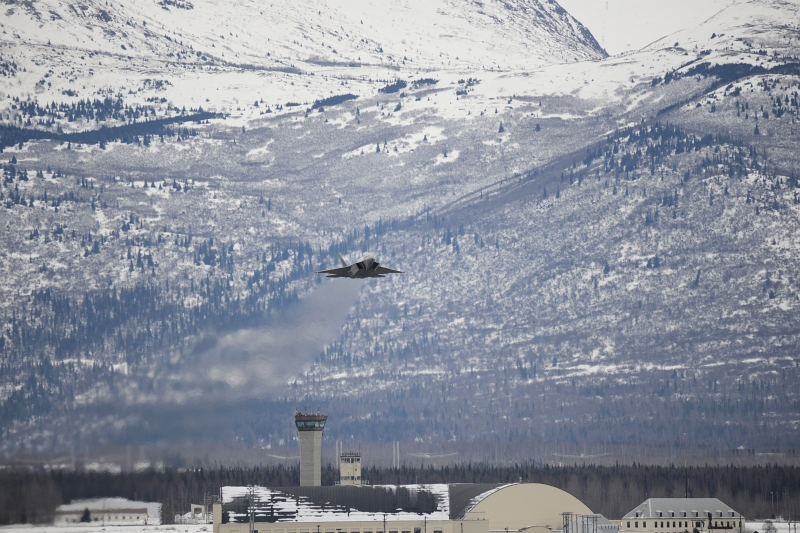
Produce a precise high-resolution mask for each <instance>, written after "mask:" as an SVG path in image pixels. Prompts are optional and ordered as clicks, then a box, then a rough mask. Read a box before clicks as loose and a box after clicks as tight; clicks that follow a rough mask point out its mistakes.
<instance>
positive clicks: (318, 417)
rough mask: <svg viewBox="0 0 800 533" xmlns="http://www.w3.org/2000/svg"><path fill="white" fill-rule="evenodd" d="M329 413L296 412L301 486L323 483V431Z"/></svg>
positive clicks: (314, 485)
mask: <svg viewBox="0 0 800 533" xmlns="http://www.w3.org/2000/svg"><path fill="white" fill-rule="evenodd" d="M326 420H328V417H327V415H322V414H319V413H316V414H305V415H304V414H303V413H301V412H300V411H298V412H296V413H295V414H294V425H295V426H297V433H298V438H299V439H300V486H301V487H319V486H320V485H322V432H323V431H325V421H326Z"/></svg>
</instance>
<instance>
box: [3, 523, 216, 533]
mask: <svg viewBox="0 0 800 533" xmlns="http://www.w3.org/2000/svg"><path fill="white" fill-rule="evenodd" d="M211 530H212V525H211V524H180V525H171V526H166V525H164V526H155V525H145V526H143V525H124V526H117V525H114V526H108V525H107V526H105V527H104V526H95V525H87V524H74V525H61V526H54V525H32V524H16V525H12V526H2V527H0V531H3V532H6V533H16V532H19V533H97V532H98V531H109V532H113V533H134V532H136V533H139V532H141V531H145V532H147V533H159V532H168V531H172V532H175V533H204V532H206V531H211Z"/></svg>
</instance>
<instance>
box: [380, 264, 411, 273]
mask: <svg viewBox="0 0 800 533" xmlns="http://www.w3.org/2000/svg"><path fill="white" fill-rule="evenodd" d="M375 273H376V274H405V272H401V271H400V270H392V269H391V268H386V267H385V266H380V265H378V268H376V269H375Z"/></svg>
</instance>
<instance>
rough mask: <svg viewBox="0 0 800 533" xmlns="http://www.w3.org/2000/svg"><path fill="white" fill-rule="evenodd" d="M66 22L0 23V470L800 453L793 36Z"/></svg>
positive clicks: (55, 14) (744, 11) (745, 23)
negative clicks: (23, 457)
mask: <svg viewBox="0 0 800 533" xmlns="http://www.w3.org/2000/svg"><path fill="white" fill-rule="evenodd" d="M82 5H83V6H84V8H79V7H78V6H77V5H75V6H71V5H66V4H58V3H56V2H52V3H47V2H33V3H19V4H17V3H15V4H9V5H8V9H7V16H6V17H5V18H4V19H3V21H2V22H0V24H2V27H0V30H2V31H4V32H6V33H3V34H2V35H3V39H4V40H3V42H2V48H0V56H2V57H0V68H2V74H3V76H2V77H0V86H1V87H2V89H0V91H2V92H3V94H2V96H3V98H2V104H0V106H2V109H0V115H2V118H3V124H2V126H0V128H2V129H0V146H2V147H3V152H2V154H0V161H2V163H3V181H2V188H0V193H1V194H0V201H1V202H2V203H3V205H4V206H5V207H4V209H0V225H2V227H3V228H5V232H4V233H3V235H2V239H3V240H2V243H3V244H2V246H1V247H0V274H2V275H3V276H4V278H5V279H7V280H10V281H9V282H8V283H6V284H5V285H4V287H3V288H2V289H0V290H2V293H3V294H4V296H5V298H4V299H3V300H2V303H0V310H2V314H3V320H4V326H3V329H2V336H1V337H0V351H2V353H3V361H4V363H3V365H2V367H1V368H2V374H0V375H1V376H2V380H3V382H2V389H0V412H1V413H2V414H1V415H0V420H2V425H0V427H2V431H3V435H4V437H5V438H4V439H3V441H2V444H0V447H2V449H3V451H4V452H5V453H6V454H8V455H9V456H13V455H16V454H19V453H22V451H23V450H30V451H34V452H36V453H49V452H54V453H59V452H64V451H66V450H69V449H74V448H77V449H86V448H89V449H91V450H95V451H96V453H102V452H103V450H109V449H113V448H114V447H115V446H118V445H120V443H125V444H142V445H146V444H149V443H153V442H171V443H174V447H175V448H176V449H180V450H181V452H182V453H192V454H195V456H196V457H201V455H202V453H203V452H202V451H197V450H200V449H201V448H200V447H197V449H194V450H193V451H189V452H187V449H186V448H185V447H184V443H185V442H186V440H187V439H192V440H193V442H205V443H208V442H216V443H231V442H236V443H239V445H243V446H248V447H251V448H254V449H256V448H258V449H260V448H261V447H267V446H270V447H276V448H279V447H281V446H288V445H289V444H290V443H291V442H292V440H291V439H292V438H293V433H294V430H293V428H292V427H291V423H290V415H291V413H292V410H293V409H294V408H295V407H298V406H305V405H312V406H314V405H319V406H321V407H322V408H323V409H324V410H325V411H326V412H327V413H328V414H330V415H331V421H333V420H336V423H335V424H334V423H331V424H330V427H329V429H328V434H329V435H330V437H331V438H334V439H356V440H365V441H378V440H384V441H385V440H387V439H400V440H405V441H409V442H410V441H415V440H417V439H419V440H421V441H423V442H430V443H431V445H434V444H436V445H437V446H447V445H449V444H448V443H451V442H454V441H455V442H466V443H478V444H475V449H476V450H481V453H483V452H485V450H484V448H483V447H482V446H483V445H482V444H480V443H481V442H485V440H486V439H502V440H511V441H515V440H516V441H519V442H523V443H531V442H539V441H545V442H557V443H568V444H569V445H571V446H576V447H579V446H581V445H582V444H584V443H604V445H609V446H611V445H618V446H620V447H621V449H622V450H624V448H625V446H626V445H633V444H635V445H643V446H652V447H657V448H664V449H665V452H664V453H667V451H668V452H669V453H673V455H674V450H675V449H679V450H696V449H700V450H702V451H704V452H708V450H717V448H719V447H720V446H719V444H718V442H719V439H723V440H724V441H725V442H726V443H730V444H731V446H730V447H737V446H743V447H745V448H758V447H770V448H773V449H783V448H785V447H787V446H789V444H790V443H792V442H794V441H795V440H796V436H797V435H796V434H797V427H798V426H797V424H798V420H799V419H798V414H797V409H796V406H797V397H796V392H795V389H796V387H794V386H793V385H794V384H796V383H797V380H798V366H797V362H796V361H795V360H794V358H793V357H794V356H793V350H794V347H795V346H796V345H797V340H798V339H797V335H798V333H797V332H798V331H799V330H800V329H799V328H798V326H800V324H798V322H797V318H796V317H797V313H796V312H795V309H796V307H797V304H798V301H800V300H799V298H800V296H799V295H800V286H798V281H797V280H798V279H800V278H799V277H798V273H797V269H796V264H797V261H796V260H797V247H796V245H795V243H796V242H797V238H798V232H800V220H799V219H798V217H799V216H800V209H799V208H798V206H800V203H798V202H800V199H798V193H800V190H798V181H797V179H796V177H795V175H794V171H793V169H794V168H796V166H797V163H798V161H797V155H796V149H795V147H796V143H797V135H798V131H797V129H798V126H797V122H798V118H799V117H800V115H798V110H800V95H798V90H800V85H799V83H800V82H799V81H798V72H799V71H798V64H799V63H800V62H798V60H797V57H796V56H797V50H798V45H797V35H796V30H795V28H794V27H793V26H792V23H791V22H788V23H784V22H783V21H792V20H795V19H794V18H792V17H794V16H795V15H796V8H797V3H787V2H783V1H778V0H758V1H753V2H741V3H737V4H734V5H732V6H730V7H729V8H727V9H726V10H724V11H722V12H720V13H719V14H718V15H717V16H715V17H713V18H712V19H710V20H708V21H706V22H704V23H703V24H701V25H700V26H699V27H696V28H689V29H687V30H685V31H684V32H681V33H679V34H677V35H672V36H668V37H666V38H665V39H662V40H661V41H659V42H657V43H654V44H653V45H650V46H649V47H647V48H645V49H643V50H640V51H637V52H634V53H628V54H622V55H619V56H615V57H612V58H605V57H604V56H605V54H604V53H603V51H602V50H600V49H599V47H598V46H597V43H596V42H595V41H594V39H593V38H592V37H591V35H589V34H588V33H587V32H586V30H585V28H584V27H583V26H581V25H580V23H578V22H577V21H575V20H574V19H573V18H572V17H570V16H569V15H568V14H567V13H565V12H564V11H563V10H562V9H560V8H559V7H558V5H557V4H556V3H555V2H524V3H523V2H519V3H512V2H505V3H499V2H491V3H489V2H485V3H477V2H476V3H470V4H455V3H453V4H450V3H446V2H428V3H422V2H419V3H417V2H402V3H398V4H397V5H395V6H391V8H386V7H385V6H383V5H382V4H378V3H367V2H365V3H356V4H354V6H353V8H352V9H348V10H346V11H345V10H342V9H339V8H338V7H337V6H336V5H330V6H329V7H328V8H326V9H320V6H322V5H323V4H310V3H309V4H297V5H292V6H291V7H289V6H287V5H284V4H280V5H270V6H269V7H267V6H266V5H257V4H247V3H244V2H239V3H234V2H232V3H229V4H226V5H225V6H224V8H223V7H220V6H218V5H217V4H211V3H207V4H206V3H194V4H189V3H180V2H174V3H173V2H166V1H165V2H164V3H163V5H162V4H156V3H142V4H140V3H138V2H136V3H133V2H131V3H126V4H116V3H112V2H109V4H108V5H107V6H106V5H105V4H101V3H95V4H92V3H86V4H82ZM48 43H49V44H48ZM123 46H124V48H123ZM576 59H577V61H576ZM367 250H370V251H372V252H373V253H375V254H376V256H377V257H378V260H380V261H381V262H383V263H386V264H387V265H389V266H391V267H394V268H399V269H401V270H405V271H406V272H407V274H406V275H405V276H397V277H394V278H387V279H384V280H375V281H370V282H367V283H363V284H359V283H353V282H351V281H350V280H325V279H321V278H320V277H319V276H316V275H315V274H314V271H315V270H319V269H321V268H323V267H324V268H329V267H331V266H332V265H333V264H334V262H335V261H336V254H337V253H339V252H341V253H343V254H344V255H347V256H348V257H349V258H356V257H357V256H359V255H360V254H361V253H363V252H365V251H367ZM338 282H343V283H338ZM367 421H369V423H367ZM209 427H213V428H214V431H213V432H211V433H213V434H210V432H209ZM765 428H766V429H767V430H768V431H765ZM209 446H210V444H209ZM454 446H455V445H454ZM526 446H527V444H526V445H521V446H520V449H519V451H518V455H516V456H514V457H510V458H509V460H530V459H532V456H531V455H530V454H528V455H526V454H527V453H528V452H526V451H525V450H530V449H532V448H530V447H527V448H526ZM726 446H727V445H726ZM666 448H669V450H666ZM562 451H563V450H562ZM87 453H88V452H87ZM93 453H95V452H93ZM279 453H280V454H283V456H287V457H288V456H290V455H291V453H288V452H286V453H284V452H283V451H281V452H279ZM464 453H466V452H464ZM714 453H717V451H714ZM477 459H480V457H478V458H477ZM616 459H618V457H615V456H612V460H616ZM628 459H630V456H628ZM536 460H547V459H546V458H542V457H538V456H537V457H536Z"/></svg>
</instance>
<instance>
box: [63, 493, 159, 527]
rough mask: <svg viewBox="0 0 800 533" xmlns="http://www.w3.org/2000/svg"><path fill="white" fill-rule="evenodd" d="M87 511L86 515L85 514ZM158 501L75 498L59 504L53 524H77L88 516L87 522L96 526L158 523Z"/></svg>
mask: <svg viewBox="0 0 800 533" xmlns="http://www.w3.org/2000/svg"><path fill="white" fill-rule="evenodd" d="M87 511H88V516H86V515H87ZM160 516H161V504H160V503H148V502H136V501H131V500H127V499H124V498H99V499H92V500H75V501H73V502H72V503H68V504H64V505H59V506H58V507H57V508H56V511H55V517H54V520H53V523H54V524H55V525H57V526H58V525H66V524H79V523H81V521H82V520H84V519H86V518H88V524H91V525H97V526H104V525H105V526H107V525H133V524H137V525H138V524H140V525H145V524H159V523H161V522H160Z"/></svg>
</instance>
